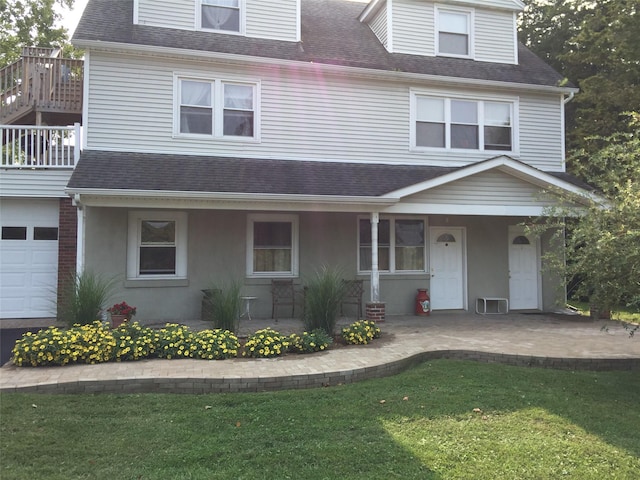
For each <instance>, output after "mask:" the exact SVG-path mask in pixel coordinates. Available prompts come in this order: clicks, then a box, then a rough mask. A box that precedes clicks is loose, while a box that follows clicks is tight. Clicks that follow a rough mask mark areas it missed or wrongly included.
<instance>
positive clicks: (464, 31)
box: [436, 8, 473, 57]
mask: <svg viewBox="0 0 640 480" xmlns="http://www.w3.org/2000/svg"><path fill="white" fill-rule="evenodd" d="M436 25H437V26H438V36H437V54H438V55H446V56H454V57H471V56H472V45H473V43H472V12H471V11H470V10H457V9H456V10H448V9H444V8H436Z"/></svg>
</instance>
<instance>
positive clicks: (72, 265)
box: [58, 198, 78, 312]
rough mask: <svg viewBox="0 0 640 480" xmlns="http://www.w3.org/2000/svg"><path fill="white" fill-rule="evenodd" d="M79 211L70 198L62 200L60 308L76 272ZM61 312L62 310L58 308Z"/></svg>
mask: <svg viewBox="0 0 640 480" xmlns="http://www.w3.org/2000/svg"><path fill="white" fill-rule="evenodd" d="M76 212H77V209H76V207H74V206H73V204H72V203H71V199H70V198H61V199H60V213H59V218H58V306H59V307H60V305H61V304H62V295H63V293H64V291H65V286H66V283H67V282H68V281H69V279H70V278H71V275H72V274H73V273H74V272H75V271H76V253H77V247H78V244H77V242H78V238H77V231H78V216H77V213H76ZM58 312H60V308H58Z"/></svg>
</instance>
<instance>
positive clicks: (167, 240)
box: [127, 211, 187, 279]
mask: <svg viewBox="0 0 640 480" xmlns="http://www.w3.org/2000/svg"><path fill="white" fill-rule="evenodd" d="M186 235H187V218H186V214H185V213H181V212H142V211H134V212H130V213H129V234H128V248H127V250H128V251H127V255H128V258H127V277H128V278H130V279H136V278H137V279H145V278H147V279H154V278H186V274H187V262H186V257H187V251H186V249H187V241H186Z"/></svg>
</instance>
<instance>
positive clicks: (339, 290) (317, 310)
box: [304, 266, 345, 335]
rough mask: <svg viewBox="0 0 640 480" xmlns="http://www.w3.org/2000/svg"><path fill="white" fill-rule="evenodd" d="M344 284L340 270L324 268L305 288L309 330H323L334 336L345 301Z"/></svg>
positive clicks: (307, 326)
mask: <svg viewBox="0 0 640 480" xmlns="http://www.w3.org/2000/svg"><path fill="white" fill-rule="evenodd" d="M344 294H345V290H344V284H343V281H342V274H341V272H340V271H339V270H336V269H332V268H329V267H327V266H323V267H321V268H320V270H317V271H316V272H315V275H314V276H313V277H312V278H311V279H310V280H309V281H308V282H307V284H306V286H305V319H304V321H305V326H306V328H307V330H316V329H318V328H321V329H322V330H324V331H325V332H328V333H329V334H330V335H333V333H334V331H335V327H336V321H337V318H338V312H339V311H340V304H341V303H342V300H343V299H344Z"/></svg>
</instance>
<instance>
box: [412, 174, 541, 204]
mask: <svg viewBox="0 0 640 480" xmlns="http://www.w3.org/2000/svg"><path fill="white" fill-rule="evenodd" d="M404 202H406V203H433V204H440V205H498V206H501V205H510V206H525V207H531V206H542V207H544V206H548V205H550V204H552V203H553V202H551V200H550V199H549V198H543V197H542V195H541V189H540V187H537V186H535V185H532V184H530V183H528V182H525V181H523V180H520V179H517V178H514V177H513V176H511V175H508V174H506V173H503V172H500V171H496V170H492V171H489V172H483V173H479V174H476V175H473V176H470V177H467V178H463V179H461V180H457V181H455V182H452V183H450V184H447V185H443V186H440V187H436V188H434V189H431V190H427V191H425V192H422V193H417V194H415V195H411V196H409V197H407V198H405V199H403V203H404Z"/></svg>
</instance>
